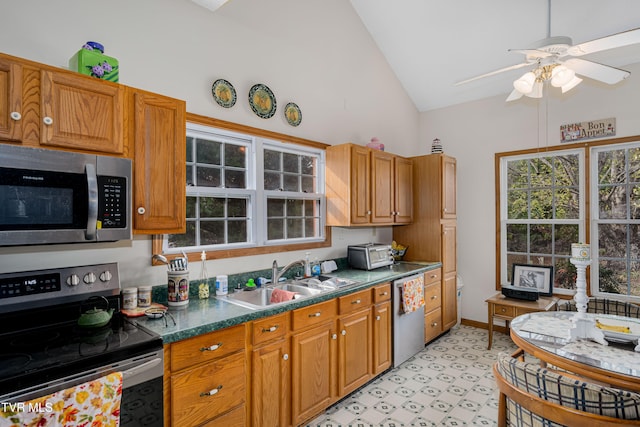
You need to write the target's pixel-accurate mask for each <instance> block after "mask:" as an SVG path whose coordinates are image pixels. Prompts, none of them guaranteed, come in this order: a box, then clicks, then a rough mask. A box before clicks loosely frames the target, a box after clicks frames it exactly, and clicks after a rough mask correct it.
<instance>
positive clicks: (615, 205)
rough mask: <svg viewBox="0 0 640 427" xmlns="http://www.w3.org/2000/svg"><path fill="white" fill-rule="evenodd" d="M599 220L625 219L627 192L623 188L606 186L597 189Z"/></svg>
mask: <svg viewBox="0 0 640 427" xmlns="http://www.w3.org/2000/svg"><path fill="white" fill-rule="evenodd" d="M598 195H599V207H600V213H599V215H600V219H626V218H627V191H626V187H624V186H615V187H612V186H608V187H600V188H599V189H598Z"/></svg>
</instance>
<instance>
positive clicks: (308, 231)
mask: <svg viewBox="0 0 640 427" xmlns="http://www.w3.org/2000/svg"><path fill="white" fill-rule="evenodd" d="M317 229H318V221H317V220H316V219H313V218H310V219H309V218H307V219H305V220H304V235H305V237H313V236H315V235H316V230H317Z"/></svg>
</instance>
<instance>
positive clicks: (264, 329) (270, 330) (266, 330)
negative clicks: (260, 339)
mask: <svg viewBox="0 0 640 427" xmlns="http://www.w3.org/2000/svg"><path fill="white" fill-rule="evenodd" d="M276 329H278V325H275V326H272V327H270V328H262V332H275V331H276Z"/></svg>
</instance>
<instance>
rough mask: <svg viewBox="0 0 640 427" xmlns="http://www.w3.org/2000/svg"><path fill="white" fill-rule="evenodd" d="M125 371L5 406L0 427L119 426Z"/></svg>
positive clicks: (0, 414) (1, 414) (2, 408)
mask: <svg viewBox="0 0 640 427" xmlns="http://www.w3.org/2000/svg"><path fill="white" fill-rule="evenodd" d="M121 400H122V372H114V373H112V374H109V375H107V376H105V377H102V378H98V379H97V380H94V381H89V382H86V383H83V384H80V385H77V386H75V387H71V388H68V389H65V390H61V391H57V392H55V393H53V394H50V395H48V396H44V397H38V398H36V399H33V400H30V401H28V402H18V403H3V404H2V406H0V427H32V426H33V427H36V426H37V427H71V426H73V427H118V426H119V425H120V403H121Z"/></svg>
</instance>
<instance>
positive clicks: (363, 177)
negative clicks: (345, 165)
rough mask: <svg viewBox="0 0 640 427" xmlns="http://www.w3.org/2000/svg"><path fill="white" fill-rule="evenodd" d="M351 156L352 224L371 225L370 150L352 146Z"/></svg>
mask: <svg viewBox="0 0 640 427" xmlns="http://www.w3.org/2000/svg"><path fill="white" fill-rule="evenodd" d="M349 154H350V157H351V168H350V170H351V199H350V200H351V204H352V208H351V223H352V224H369V222H370V221H371V156H370V155H369V149H368V148H366V147H359V146H352V147H351V149H350V150H349ZM347 173H348V170H347ZM345 197H346V194H345ZM345 216H346V215H345Z"/></svg>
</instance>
